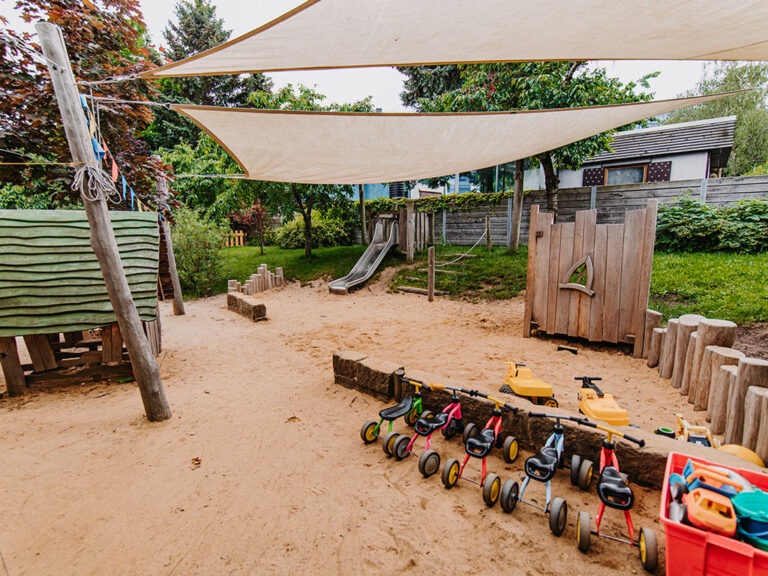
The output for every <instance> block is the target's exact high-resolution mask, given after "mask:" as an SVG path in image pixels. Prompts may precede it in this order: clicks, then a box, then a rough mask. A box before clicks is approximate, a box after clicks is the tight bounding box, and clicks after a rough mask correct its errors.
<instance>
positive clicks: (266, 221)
mask: <svg viewBox="0 0 768 576" xmlns="http://www.w3.org/2000/svg"><path fill="white" fill-rule="evenodd" d="M229 220H230V222H231V224H232V229H234V230H242V231H243V232H245V234H246V235H247V236H248V237H249V238H257V239H258V240H259V248H260V250H261V253H262V254H264V236H265V235H266V234H267V232H268V231H269V230H270V229H271V228H272V226H273V224H274V220H272V216H271V215H270V214H269V211H268V210H267V209H266V208H265V207H264V206H263V205H262V203H261V201H260V200H257V201H256V202H254V203H253V204H251V205H250V206H249V205H247V204H246V203H245V202H241V207H240V210H238V211H235V212H230V213H229Z"/></svg>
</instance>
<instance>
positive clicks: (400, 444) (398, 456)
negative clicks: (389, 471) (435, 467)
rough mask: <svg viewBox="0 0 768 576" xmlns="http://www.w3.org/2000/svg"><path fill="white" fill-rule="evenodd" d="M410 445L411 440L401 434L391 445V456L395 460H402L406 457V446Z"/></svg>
mask: <svg viewBox="0 0 768 576" xmlns="http://www.w3.org/2000/svg"><path fill="white" fill-rule="evenodd" d="M410 443H411V439H410V438H409V437H408V436H406V435H405V434H401V435H400V436H399V437H398V438H397V439H396V440H395V442H394V444H392V454H393V455H394V457H395V460H402V459H403V458H405V457H406V456H408V444H410Z"/></svg>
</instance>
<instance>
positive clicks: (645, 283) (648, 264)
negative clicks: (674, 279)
mask: <svg viewBox="0 0 768 576" xmlns="http://www.w3.org/2000/svg"><path fill="white" fill-rule="evenodd" d="M658 210H659V202H658V200H651V201H649V202H648V208H647V210H645V230H644V232H643V252H642V267H641V269H640V284H639V286H638V291H637V305H636V306H635V327H636V330H637V331H638V332H637V338H636V339H635V349H634V351H633V355H634V356H635V357H636V358H639V357H641V356H642V355H643V347H644V346H643V344H644V338H645V311H646V310H647V308H648V297H649V295H650V292H651V271H652V269H653V249H654V246H655V245H656V218H657V213H658ZM641 336H642V337H641Z"/></svg>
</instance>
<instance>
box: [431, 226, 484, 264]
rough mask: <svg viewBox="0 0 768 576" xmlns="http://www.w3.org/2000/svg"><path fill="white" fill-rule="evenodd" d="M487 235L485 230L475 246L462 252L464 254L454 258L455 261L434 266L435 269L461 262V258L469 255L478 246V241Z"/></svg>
mask: <svg viewBox="0 0 768 576" xmlns="http://www.w3.org/2000/svg"><path fill="white" fill-rule="evenodd" d="M487 233H488V230H486V231H485V232H483V234H482V236H480V238H478V239H477V242H475V244H474V245H473V246H472V248H470V249H469V250H467V251H466V252H464V254H462V255H461V256H459V257H458V258H456V259H455V260H451V261H450V262H443V263H442V264H435V268H439V267H440V266H449V265H451V264H453V263H454V262H458V261H459V260H461V259H462V258H464V257H465V256H466V255H467V254H469V253H470V252H472V250H474V249H475V248H476V247H477V245H478V244H480V241H481V240H482V239H483V238H485V235H486V234H487Z"/></svg>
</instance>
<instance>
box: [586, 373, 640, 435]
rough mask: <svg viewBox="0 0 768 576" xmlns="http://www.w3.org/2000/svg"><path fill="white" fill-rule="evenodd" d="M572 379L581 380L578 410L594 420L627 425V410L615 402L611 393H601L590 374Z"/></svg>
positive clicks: (615, 424) (612, 424)
mask: <svg viewBox="0 0 768 576" xmlns="http://www.w3.org/2000/svg"><path fill="white" fill-rule="evenodd" d="M574 380H580V381H581V389H580V390H579V394H578V398H579V412H581V413H582V414H584V415H585V416H587V417H589V418H592V419H594V420H600V421H601V422H605V423H606V424H610V425H611V426H629V412H627V411H626V410H625V409H624V408H621V407H620V406H619V405H618V404H616V400H614V399H613V394H603V391H602V390H600V388H598V387H597V384H595V381H596V380H602V378H594V377H590V376H579V377H578V378H574Z"/></svg>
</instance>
